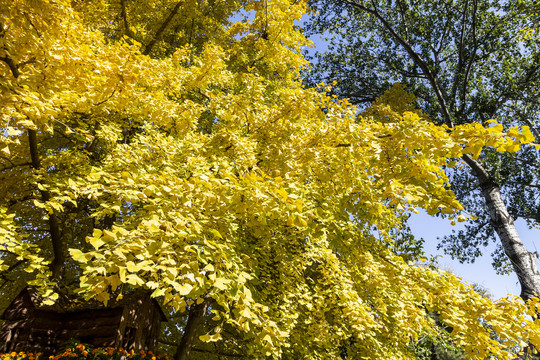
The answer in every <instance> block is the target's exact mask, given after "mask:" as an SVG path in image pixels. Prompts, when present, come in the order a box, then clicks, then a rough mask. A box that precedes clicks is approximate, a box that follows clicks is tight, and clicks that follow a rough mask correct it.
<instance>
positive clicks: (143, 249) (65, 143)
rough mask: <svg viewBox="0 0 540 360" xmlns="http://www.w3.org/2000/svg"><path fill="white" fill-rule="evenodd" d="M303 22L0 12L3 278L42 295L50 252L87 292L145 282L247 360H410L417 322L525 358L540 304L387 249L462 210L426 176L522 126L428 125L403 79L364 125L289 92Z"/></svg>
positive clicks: (186, 6)
mask: <svg viewBox="0 0 540 360" xmlns="http://www.w3.org/2000/svg"><path fill="white" fill-rule="evenodd" d="M179 4H180V5H179ZM306 10H307V8H306V6H305V4H304V3H303V2H296V1H291V2H289V1H287V0H269V1H244V2H237V1H225V2H222V3H220V4H219V5H216V4H214V3H213V2H208V3H206V2H201V1H194V0H187V1H185V2H181V3H177V2H174V1H168V0H163V1H130V2H125V3H124V2H123V1H120V5H119V4H118V3H117V2H113V1H110V2H109V1H107V0H95V1H62V0H55V1H45V0H14V1H7V2H6V1H5V2H2V3H1V4H0V19H2V22H1V23H0V25H1V28H0V42H1V44H2V46H1V47H0V60H1V61H0V104H1V105H2V106H1V107H0V129H1V130H2V131H1V132H0V149H1V150H2V155H1V156H0V161H1V166H2V168H1V172H0V176H1V179H0V182H1V184H2V186H1V188H0V194H1V196H0V199H1V200H0V201H1V203H0V246H1V247H2V248H3V251H4V253H5V254H6V255H3V257H2V261H3V264H2V265H1V267H0V270H2V271H4V272H10V271H16V270H17V267H19V266H22V267H24V268H25V270H26V271H27V272H28V273H30V274H31V276H32V280H33V283H35V284H40V285H41V286H43V287H44V288H50V286H51V285H52V282H51V280H50V278H49V277H48V276H47V275H48V267H47V266H48V264H49V263H50V262H51V261H52V260H53V254H58V253H57V252H54V251H53V250H51V249H54V247H55V242H56V245H61V248H62V249H63V250H61V251H60V253H62V251H63V252H64V253H68V252H69V256H68V258H67V259H66V260H65V264H64V274H63V279H64V281H66V280H65V279H73V278H75V279H76V280H77V281H78V282H77V284H78V285H77V289H75V290H76V291H77V292H80V293H82V294H84V296H85V297H86V298H91V297H95V298H97V299H99V300H102V301H105V302H106V301H108V300H109V299H110V296H111V294H112V295H114V296H116V295H118V294H119V293H121V292H123V291H128V290H129V289H133V288H136V287H143V288H147V289H150V290H152V291H153V296H154V297H157V298H158V299H160V301H162V302H163V304H165V305H168V306H171V307H173V308H174V309H175V310H176V311H184V310H185V309H186V307H188V306H190V305H191V304H193V303H195V302H197V301H200V299H202V298H204V297H211V298H212V301H213V306H212V311H213V314H214V319H213V320H211V324H213V326H214V330H213V331H211V332H210V333H208V334H206V335H203V336H201V341H207V342H209V341H220V339H222V337H226V336H227V335H224V334H223V332H222V329H223V328H224V327H225V326H229V327H233V328H234V329H236V331H237V332H238V334H240V335H239V336H242V337H243V338H244V339H247V340H249V342H248V344H249V345H248V346H247V347H246V348H245V349H243V350H244V351H245V354H246V355H248V356H251V357H253V358H260V357H263V356H273V357H280V356H282V355H284V354H285V355H287V357H288V358H310V359H316V358H321V359H329V358H340V356H339V354H340V351H342V350H341V349H342V348H343V346H348V345H346V344H352V343H354V346H352V345H350V348H349V349H348V352H349V354H351V356H353V357H354V358H366V359H378V358H380V359H382V358H384V359H390V358H396V359H402V358H409V357H410V356H412V354H411V350H410V347H409V344H410V342H411V341H414V339H416V338H418V337H419V336H420V335H421V334H423V333H431V334H435V335H437V332H438V331H441V330H440V329H441V328H440V327H437V326H436V325H435V324H434V321H433V320H432V319H431V318H430V317H429V316H427V312H435V313H437V314H439V318H440V321H441V322H442V323H443V324H445V325H446V326H450V327H452V329H453V331H452V334H451V335H452V337H453V339H454V340H455V343H456V344H457V345H459V346H462V347H463V348H464V349H465V351H466V353H467V356H468V357H470V358H471V359H484V358H485V357H486V356H489V355H492V354H497V356H498V358H499V359H511V358H513V356H514V355H513V350H516V349H518V348H519V346H516V345H519V344H521V342H522V341H530V342H531V343H533V344H535V345H539V346H540V327H537V326H539V324H537V321H532V320H531V318H530V317H529V316H528V315H531V314H534V310H535V306H536V303H532V304H528V305H525V304H523V303H521V302H520V301H519V300H517V299H503V300H500V301H498V302H495V303H494V302H491V301H490V300H487V299H485V298H483V297H481V296H479V295H478V294H476V293H475V292H474V291H472V289H470V288H469V287H468V286H465V285H463V284H462V283H461V282H460V281H459V279H457V278H455V277H454V276H453V275H450V274H447V273H444V272H439V271H435V270H431V269H428V268H421V267H416V266H413V265H411V264H407V263H406V262H405V261H404V260H403V259H401V258H400V257H397V256H396V255H394V254H393V253H392V252H391V251H390V250H389V249H388V248H387V246H386V245H385V244H387V243H389V242H391V241H392V239H391V237H390V233H391V231H392V230H393V229H395V228H396V227H399V226H400V224H399V221H400V220H399V219H400V215H401V214H402V213H403V212H405V211H409V210H411V209H414V208H415V207H422V208H425V209H427V211H428V212H429V213H432V214H434V213H437V212H439V211H442V212H443V213H446V214H454V213H455V214H458V215H459V212H460V210H461V205H460V204H459V203H458V202H457V201H456V200H455V198H454V195H453V194H452V192H451V191H450V190H449V188H448V185H449V184H448V179H447V177H446V175H445V173H444V171H443V170H442V168H443V166H452V165H453V164H452V161H453V160H452V159H456V158H459V157H460V156H461V155H463V154H466V153H467V154H472V155H473V156H478V154H479V153H480V152H481V151H482V149H483V148H484V147H486V146H490V147H493V148H495V149H496V150H497V151H516V150H517V149H519V146H520V144H521V143H527V142H531V141H533V137H532V135H531V133H530V131H529V130H528V129H527V128H523V129H511V130H510V131H509V132H508V133H505V132H504V131H503V129H502V126H499V125H495V126H486V127H483V126H480V125H478V124H469V125H463V126H459V127H456V128H453V129H449V128H447V127H444V126H435V125H434V124H432V123H431V122H429V121H427V120H426V119H425V115H424V114H422V113H421V112H420V111H418V110H417V109H415V108H414V106H413V105H414V99H413V98H412V97H411V96H410V95H408V94H406V93H405V92H404V91H403V88H402V87H401V86H400V85H396V86H394V87H393V88H392V89H390V90H389V91H388V92H387V93H386V94H385V95H384V96H383V97H382V98H380V99H378V100H377V101H376V102H375V103H374V104H373V106H372V107H371V108H370V109H368V110H366V111H365V112H364V113H362V114H358V112H357V109H356V108H355V107H353V106H351V105H350V104H349V103H348V102H347V101H346V100H343V101H338V100H336V99H334V98H331V97H329V96H327V95H326V93H325V92H324V89H307V88H305V87H304V86H303V85H302V82H301V80H300V78H299V72H300V70H301V67H302V66H304V65H306V62H305V60H304V59H303V58H302V56H301V55H300V46H302V45H306V44H308V41H307V40H306V39H305V38H304V37H303V35H302V34H301V32H300V31H299V30H298V29H297V28H296V27H295V26H294V23H293V21H294V20H295V19H299V18H300V16H301V15H302V14H303V13H304V12H305V11H306ZM237 11H241V12H240V13H239V14H240V15H239V14H238V13H236V15H234V14H235V12H237ZM242 14H245V16H244V15H242ZM170 15H172V17H171V19H170V20H167V19H168V18H169V17H170ZM233 15H234V16H233ZM232 19H237V20H238V19H240V21H237V22H235V21H233V20H232ZM167 21H169V22H167ZM32 133H34V134H36V135H37V141H36V142H34V143H33V140H32V136H31V134H32ZM32 144H34V145H35V146H36V149H33V146H34V145H32ZM36 161H37V162H36ZM51 219H55V220H54V221H57V222H58V223H59V227H60V230H61V233H60V235H59V237H56V238H55V236H54V235H52V233H51V226H52V225H51V221H52V220H51ZM460 219H461V218H460ZM43 229H45V230H46V231H43ZM374 229H376V232H377V234H378V236H377V237H376V236H375V235H374V233H375V232H374ZM381 239H382V240H381ZM51 243H52V245H51ZM68 249H69V250H68ZM55 251H57V250H55ZM17 260H21V263H20V264H18V263H17ZM14 264H16V266H12V265H14ZM22 264H24V265H22ZM55 280H57V279H55ZM61 280H62V279H61ZM66 283H67V281H66ZM209 321H210V320H209ZM495 334H496V336H497V337H495Z"/></svg>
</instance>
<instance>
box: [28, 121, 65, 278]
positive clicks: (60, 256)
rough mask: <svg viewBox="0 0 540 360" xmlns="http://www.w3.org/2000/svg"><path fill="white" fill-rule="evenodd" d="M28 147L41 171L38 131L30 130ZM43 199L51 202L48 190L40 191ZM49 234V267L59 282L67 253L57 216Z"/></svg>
mask: <svg viewBox="0 0 540 360" xmlns="http://www.w3.org/2000/svg"><path fill="white" fill-rule="evenodd" d="M28 145H29V146H30V158H31V161H32V167H33V168H34V169H36V170H39V169H41V162H40V159H39V153H38V148H37V130H31V129H29V130H28ZM39 192H40V194H41V199H42V200H43V201H49V200H50V199H51V194H50V193H49V192H48V191H46V190H39ZM48 222H49V234H50V235H51V243H52V249H53V259H52V261H51V264H50V265H49V269H50V270H51V273H52V276H51V279H52V280H53V281H56V282H59V281H60V280H61V279H62V276H63V270H64V263H65V261H66V252H65V249H64V246H63V243H62V235H61V233H60V225H59V222H58V218H57V217H56V215H55V214H54V213H53V214H50V215H49V220H48Z"/></svg>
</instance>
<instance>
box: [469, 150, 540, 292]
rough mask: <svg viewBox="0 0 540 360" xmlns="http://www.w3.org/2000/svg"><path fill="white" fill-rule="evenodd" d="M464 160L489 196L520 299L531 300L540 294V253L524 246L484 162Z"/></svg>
mask: <svg viewBox="0 0 540 360" xmlns="http://www.w3.org/2000/svg"><path fill="white" fill-rule="evenodd" d="M463 159H464V160H465V162H466V163H467V164H468V165H469V166H470V167H471V169H472V170H473V173H474V175H475V176H476V178H477V179H478V181H479V183H480V189H481V191H482V194H483V195H484V198H485V199H486V205H487V207H488V211H489V217H490V220H491V225H492V226H493V228H494V229H495V231H496V232H497V235H498V236H499V239H500V240H501V243H502V245H503V248H504V252H505V253H506V256H508V258H509V259H510V262H511V263H512V266H513V268H514V271H515V272H516V274H517V276H518V279H519V283H520V284H521V294H520V296H521V298H523V300H528V299H530V298H531V297H535V296H538V295H540V274H539V273H538V267H537V259H538V255H537V254H536V253H531V252H529V251H528V250H527V249H526V248H525V245H523V242H522V241H521V238H520V237H519V235H518V233H517V230H516V227H515V226H514V219H512V217H511V216H510V214H509V213H508V210H507V208H506V205H505V203H504V201H503V199H502V197H501V191H500V189H499V186H498V185H497V183H495V181H494V180H493V178H492V177H491V176H490V175H489V173H488V172H487V170H486V169H485V168H484V166H483V165H482V164H481V163H479V162H478V161H476V160H474V159H472V158H471V157H470V156H468V155H465V156H463Z"/></svg>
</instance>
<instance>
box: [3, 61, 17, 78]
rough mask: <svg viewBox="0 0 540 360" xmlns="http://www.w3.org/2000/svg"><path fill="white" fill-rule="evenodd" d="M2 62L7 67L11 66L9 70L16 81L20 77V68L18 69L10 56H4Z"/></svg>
mask: <svg viewBox="0 0 540 360" xmlns="http://www.w3.org/2000/svg"><path fill="white" fill-rule="evenodd" d="M0 60H1V61H3V62H4V63H6V64H7V66H9V70H11V74H12V75H13V77H14V78H15V79H16V78H18V77H19V75H20V73H19V68H18V67H17V65H16V64H15V62H14V61H13V59H12V58H10V57H9V56H3V57H0Z"/></svg>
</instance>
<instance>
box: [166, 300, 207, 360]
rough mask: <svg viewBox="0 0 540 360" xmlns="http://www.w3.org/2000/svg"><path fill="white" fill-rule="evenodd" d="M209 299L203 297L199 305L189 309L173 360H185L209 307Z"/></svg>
mask: <svg viewBox="0 0 540 360" xmlns="http://www.w3.org/2000/svg"><path fill="white" fill-rule="evenodd" d="M210 301H211V298H210V297H205V299H204V301H203V302H202V303H200V304H194V305H193V306H192V307H191V309H189V314H188V321H187V324H186V327H185V329H184V334H183V335H182V339H181V340H180V344H178V347H177V349H176V353H175V354H174V360H187V359H188V356H189V353H190V351H191V347H192V346H193V341H194V340H195V336H196V335H197V330H198V328H199V326H200V324H201V321H202V319H203V318H204V315H205V314H206V310H207V309H208V305H210Z"/></svg>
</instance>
